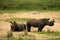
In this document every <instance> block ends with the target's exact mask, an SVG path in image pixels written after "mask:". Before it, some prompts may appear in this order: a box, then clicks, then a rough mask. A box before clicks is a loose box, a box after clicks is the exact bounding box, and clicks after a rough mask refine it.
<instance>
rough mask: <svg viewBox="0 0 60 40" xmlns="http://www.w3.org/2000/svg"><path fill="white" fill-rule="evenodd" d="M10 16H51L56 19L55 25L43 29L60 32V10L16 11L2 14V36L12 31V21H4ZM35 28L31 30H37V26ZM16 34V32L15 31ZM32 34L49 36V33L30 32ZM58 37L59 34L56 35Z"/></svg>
mask: <svg viewBox="0 0 60 40" xmlns="http://www.w3.org/2000/svg"><path fill="white" fill-rule="evenodd" d="M9 18H35V19H39V18H50V20H53V19H54V20H55V25H54V26H52V27H49V26H45V28H44V29H43V30H45V31H47V30H48V29H50V30H51V31H58V32H60V12H33V11H30V12H16V13H3V14H0V37H2V36H4V35H6V34H7V32H9V31H10V25H11V24H10V23H9V22H5V21H2V20H3V19H9ZM31 29H33V30H31V31H37V28H31ZM13 34H16V33H13ZM28 34H30V35H34V36H35V37H36V39H38V40H39V39H46V38H47V37H48V36H47V35H44V34H42V35H39V34H33V33H28ZM51 37H53V38H55V36H49V38H51ZM56 37H57V36H56Z"/></svg>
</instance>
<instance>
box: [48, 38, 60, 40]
mask: <svg viewBox="0 0 60 40" xmlns="http://www.w3.org/2000/svg"><path fill="white" fill-rule="evenodd" d="M48 40H60V37H58V38H50V39H48Z"/></svg>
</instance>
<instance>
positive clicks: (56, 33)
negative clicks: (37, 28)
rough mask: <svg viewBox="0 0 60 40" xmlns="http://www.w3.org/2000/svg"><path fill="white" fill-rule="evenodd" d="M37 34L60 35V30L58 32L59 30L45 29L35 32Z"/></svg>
mask: <svg viewBox="0 0 60 40" xmlns="http://www.w3.org/2000/svg"><path fill="white" fill-rule="evenodd" d="M33 33H35V34H46V35H52V36H60V32H57V31H55V32H54V31H52V32H45V31H42V32H33Z"/></svg>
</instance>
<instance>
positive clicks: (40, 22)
mask: <svg viewBox="0 0 60 40" xmlns="http://www.w3.org/2000/svg"><path fill="white" fill-rule="evenodd" d="M49 20H50V18H42V19H31V20H28V21H27V22H26V25H27V31H28V32H30V29H31V26H33V27H37V28H38V32H39V31H40V32H41V31H42V29H43V28H44V26H46V25H49V26H53V25H54V19H53V20H51V21H49Z"/></svg>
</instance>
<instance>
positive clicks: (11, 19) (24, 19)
mask: <svg viewBox="0 0 60 40" xmlns="http://www.w3.org/2000/svg"><path fill="white" fill-rule="evenodd" d="M29 19H31V18H10V19H5V20H3V21H7V22H10V21H16V22H24V21H27V20H29Z"/></svg>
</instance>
